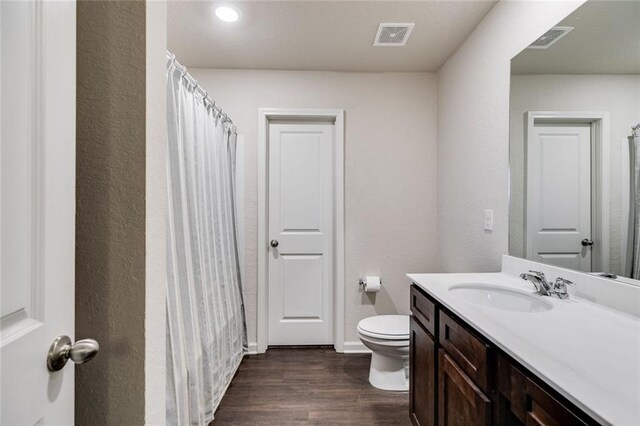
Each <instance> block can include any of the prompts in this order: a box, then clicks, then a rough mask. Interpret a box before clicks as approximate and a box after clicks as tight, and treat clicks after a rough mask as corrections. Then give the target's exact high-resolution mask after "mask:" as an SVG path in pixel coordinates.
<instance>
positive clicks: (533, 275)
mask: <svg viewBox="0 0 640 426" xmlns="http://www.w3.org/2000/svg"><path fill="white" fill-rule="evenodd" d="M520 278H522V279H523V280H526V281H529V282H531V284H533V285H534V286H535V287H536V291H537V292H538V293H540V294H541V295H543V296H551V291H552V289H551V284H549V282H548V281H547V278H546V277H545V276H544V274H543V273H542V272H538V271H529V272H524V273H522V274H520Z"/></svg>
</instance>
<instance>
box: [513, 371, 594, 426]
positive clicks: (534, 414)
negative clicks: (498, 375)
mask: <svg viewBox="0 0 640 426" xmlns="http://www.w3.org/2000/svg"><path fill="white" fill-rule="evenodd" d="M510 379H511V389H510V391H511V398H510V399H511V411H512V412H513V414H514V415H515V416H516V417H517V418H518V419H519V420H520V421H521V422H522V423H524V424H526V425H540V426H584V425H586V424H587V423H585V422H584V421H582V420H581V419H580V418H579V417H578V415H577V414H576V413H574V412H572V411H571V410H570V409H569V408H567V407H566V406H565V405H563V404H562V403H561V402H560V401H558V400H557V399H556V398H554V396H552V395H551V394H550V393H549V392H547V391H546V390H544V389H543V388H542V387H541V386H539V385H538V384H536V383H535V382H534V381H533V380H531V379H530V378H528V377H526V376H525V375H524V373H522V372H521V371H519V370H518V369H517V368H515V367H511V377H510Z"/></svg>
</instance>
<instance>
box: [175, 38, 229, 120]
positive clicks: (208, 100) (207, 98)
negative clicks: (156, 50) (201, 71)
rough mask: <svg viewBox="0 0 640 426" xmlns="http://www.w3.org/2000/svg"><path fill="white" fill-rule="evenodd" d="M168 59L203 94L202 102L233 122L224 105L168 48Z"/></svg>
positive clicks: (224, 118)
mask: <svg viewBox="0 0 640 426" xmlns="http://www.w3.org/2000/svg"><path fill="white" fill-rule="evenodd" d="M167 59H169V60H170V61H171V63H172V64H174V65H175V67H176V69H178V71H180V72H181V73H182V77H184V78H185V79H186V80H187V81H188V82H189V83H190V84H191V85H192V86H193V87H194V90H197V91H198V92H199V93H200V94H201V95H202V102H203V103H204V105H205V106H207V107H210V108H213V110H214V111H217V112H218V114H220V115H221V116H222V119H223V120H224V121H226V122H227V123H229V124H233V120H232V119H231V117H229V116H228V115H227V113H226V112H224V110H223V109H222V107H220V106H218V105H216V101H214V100H213V99H211V97H210V96H209V93H208V92H207V91H206V90H204V89H203V88H202V86H200V83H198V80H196V79H195V78H193V76H192V75H191V74H189V72H188V71H187V67H185V66H184V65H182V64H181V63H180V62H178V60H177V59H176V55H174V54H173V53H171V52H169V51H168V50H167ZM207 104H209V105H207Z"/></svg>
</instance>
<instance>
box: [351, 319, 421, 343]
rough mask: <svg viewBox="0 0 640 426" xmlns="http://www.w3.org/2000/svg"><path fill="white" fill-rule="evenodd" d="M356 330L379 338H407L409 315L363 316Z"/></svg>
mask: <svg viewBox="0 0 640 426" xmlns="http://www.w3.org/2000/svg"><path fill="white" fill-rule="evenodd" d="M358 331H359V332H360V333H362V334H364V335H365V336H370V337H376V338H379V339H389V340H403V339H408V338H409V315H376V316H375V317H369V318H365V319H363V320H362V321H360V322H359V323H358Z"/></svg>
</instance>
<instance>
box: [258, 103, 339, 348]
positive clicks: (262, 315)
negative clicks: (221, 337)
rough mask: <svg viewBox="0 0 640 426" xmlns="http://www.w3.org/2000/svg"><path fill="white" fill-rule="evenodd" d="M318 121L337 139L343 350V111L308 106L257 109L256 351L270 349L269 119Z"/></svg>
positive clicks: (336, 293)
mask: <svg viewBox="0 0 640 426" xmlns="http://www.w3.org/2000/svg"><path fill="white" fill-rule="evenodd" d="M274 119H279V120H283V119H284V120H289V119H291V120H300V119H304V120H307V121H308V120H319V121H327V120H329V121H333V122H334V125H335V138H334V143H335V147H334V151H333V152H334V156H335V157H334V179H335V180H334V182H335V186H334V194H333V196H334V212H335V218H334V229H333V232H334V236H333V237H334V238H333V241H334V263H333V264H334V283H335V288H334V292H333V297H334V313H333V315H334V321H333V324H334V333H333V340H334V346H335V349H336V351H337V352H343V351H344V316H345V312H344V297H345V295H344V267H345V266H344V110H342V109H307V108H260V109H258V289H257V299H258V306H257V340H258V342H257V352H258V353H263V352H265V351H266V350H267V342H268V327H267V325H268V323H269V297H268V291H269V289H268V282H269V270H268V261H267V252H268V248H267V240H268V236H267V232H268V226H267V224H268V221H267V213H268V209H267V207H268V206H267V191H268V170H267V162H268V155H267V152H268V150H267V135H268V131H267V130H268V126H269V121H270V120H274Z"/></svg>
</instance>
